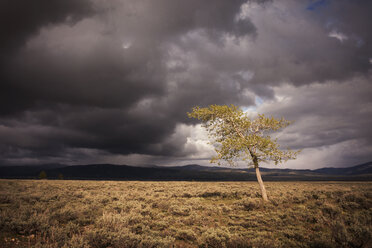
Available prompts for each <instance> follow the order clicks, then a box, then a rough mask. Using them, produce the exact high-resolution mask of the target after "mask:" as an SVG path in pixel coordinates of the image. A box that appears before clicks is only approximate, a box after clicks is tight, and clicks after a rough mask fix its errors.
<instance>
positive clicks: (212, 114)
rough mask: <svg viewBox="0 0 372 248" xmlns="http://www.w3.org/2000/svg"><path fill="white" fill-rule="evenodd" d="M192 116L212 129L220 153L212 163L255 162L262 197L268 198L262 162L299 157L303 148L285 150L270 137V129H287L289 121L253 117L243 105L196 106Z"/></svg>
mask: <svg viewBox="0 0 372 248" xmlns="http://www.w3.org/2000/svg"><path fill="white" fill-rule="evenodd" d="M187 114H188V116H189V117H190V118H196V119H198V120H201V121H202V125H203V127H205V128H206V129H207V131H208V132H209V136H210V137H211V138H213V139H214V140H215V141H216V143H217V145H216V146H215V150H216V152H217V155H216V156H215V157H212V159H211V163H218V164H219V165H220V161H221V160H225V161H227V162H228V163H229V164H230V165H235V164H236V162H237V161H239V160H240V159H241V160H243V161H249V163H250V164H252V163H253V165H254V168H255V170H256V176H257V181H258V183H259V185H260V188H261V193H262V198H263V200H264V201H268V199H267V194H266V189H265V185H264V184H263V181H262V178H261V173H260V170H259V162H266V161H274V162H275V164H278V163H281V162H283V161H287V160H288V159H294V158H296V156H297V154H298V153H299V152H300V151H291V150H287V151H283V150H280V149H279V145H278V143H277V139H273V138H271V137H270V135H269V134H268V132H270V131H272V130H278V129H280V128H284V127H286V126H288V125H289V124H290V122H289V121H287V120H284V119H283V118H282V119H280V120H278V119H275V118H274V117H270V118H267V117H265V116H264V115H263V114H262V115H258V117H257V118H256V119H254V120H251V119H250V118H249V117H248V116H247V115H246V114H245V113H244V112H243V111H242V110H241V109H240V108H238V107H237V106H234V105H230V106H227V105H222V106H220V105H210V106H209V107H207V108H200V107H194V108H193V109H192V112H191V113H187Z"/></svg>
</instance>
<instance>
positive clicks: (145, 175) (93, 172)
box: [0, 162, 372, 181]
mask: <svg viewBox="0 0 372 248" xmlns="http://www.w3.org/2000/svg"><path fill="white" fill-rule="evenodd" d="M43 170H44V171H45V172H46V174H47V177H48V178H50V179H55V178H58V175H60V174H62V175H63V177H64V179H92V180H157V181H167V180H175V181H177V180H197V181H252V180H256V175H255V172H254V169H253V168H251V169H237V168H224V167H205V166H200V165H196V164H192V165H185V166H177V167H161V166H144V167H136V166H129V165H113V164H90V165H74V166H67V165H49V164H48V165H39V166H2V167H0V178H20V179H22V178H23V179H34V178H37V177H38V175H39V173H40V172H41V171H43ZM261 173H262V176H263V178H264V180H266V181H328V180H333V181H370V180H372V162H368V163H365V164H361V165H356V166H352V167H348V168H322V169H316V170H295V169H269V168H261Z"/></svg>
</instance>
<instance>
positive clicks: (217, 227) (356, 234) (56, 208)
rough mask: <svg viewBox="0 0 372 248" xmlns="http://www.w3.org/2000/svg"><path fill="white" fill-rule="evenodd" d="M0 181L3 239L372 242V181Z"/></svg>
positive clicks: (168, 243)
mask: <svg viewBox="0 0 372 248" xmlns="http://www.w3.org/2000/svg"><path fill="white" fill-rule="evenodd" d="M266 187H267V190H268V196H269V198H270V202H269V203H267V204H265V205H263V204H262V202H261V198H260V197H261V196H260V193H259V187H258V184H257V183H256V182H138V181H132V182H130V181H125V182H123V181H63V180H34V181H32V180H23V181H22V180H0V233H1V234H0V247H76V248H79V247H81V248H83V247H94V248H101V247H111V248H116V247H372V239H371V238H372V233H371V232H372V182H363V183H353V182H266Z"/></svg>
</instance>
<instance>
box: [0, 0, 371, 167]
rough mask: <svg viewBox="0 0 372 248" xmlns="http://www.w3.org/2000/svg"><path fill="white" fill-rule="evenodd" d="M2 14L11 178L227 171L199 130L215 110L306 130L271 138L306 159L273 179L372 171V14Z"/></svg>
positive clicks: (2, 125) (1, 87) (256, 7)
mask: <svg viewBox="0 0 372 248" xmlns="http://www.w3.org/2000/svg"><path fill="white" fill-rule="evenodd" d="M211 6H213V8H212V7H211ZM0 12H1V15H0V16H1V17H0V18H1V20H2V21H1V22H0V23H1V24H0V26H1V27H2V28H1V29H0V37H1V38H0V44H1V46H0V54H1V55H0V154H1V155H0V165H2V164H7V165H17V164H23V165H33V164H57V163H60V164H70V165H74V164H102V163H107V164H130V165H141V164H161V165H164V166H171V165H174V166H182V165H188V164H199V165H202V166H217V165H214V164H212V165H210V164H209V160H210V158H211V157H212V156H213V155H214V147H213V145H211V144H210V143H209V141H210V140H209V139H208V135H207V133H206V131H205V130H204V129H203V128H202V127H201V125H200V123H198V122H197V121H195V120H192V119H189V118H188V117H187V112H190V111H191V109H192V107H194V106H202V107H205V106H208V105H211V104H218V105H223V104H226V105H229V104H234V105H237V106H239V107H240V108H241V109H242V110H243V111H244V112H245V113H246V114H247V115H248V116H249V117H251V118H254V117H255V116H257V114H258V113H260V114H261V113H262V114H265V115H268V116H274V117H276V118H280V117H284V118H285V119H287V120H290V121H294V123H293V124H291V125H290V126H288V127H287V128H285V129H283V130H280V131H278V132H275V134H273V138H278V141H279V143H280V145H281V147H282V148H290V149H292V150H298V149H301V150H302V152H301V153H300V154H299V155H298V157H297V159H296V160H290V161H288V162H286V163H283V164H281V165H278V166H277V167H276V166H274V165H273V164H261V165H260V166H261V167H263V168H274V167H275V168H281V169H285V168H287V169H318V168H325V167H335V168H337V167H338V168H344V167H350V166H354V165H359V164H363V163H366V162H365V161H372V130H371V127H370V126H371V123H372V101H371V99H372V45H371V42H372V30H371V28H370V27H369V25H368V24H369V23H371V21H372V18H371V15H370V13H371V12H372V1H363V0H357V1H334V0H325V1H324V0H313V1H295V0H281V1H269V0H252V1H247V0H235V1H224V0H217V1H216V0H213V1H202V2H199V1H187V2H185V1H180V0H179V1H175V0H164V1H161V2H156V3H155V2H152V1H144V2H142V1H140V2H138V1H135V0H116V1H101V0H65V1H63V3H62V2H60V1H59V0H50V1H41V0H36V1H32V2H22V1H6V2H5V3H4V4H3V6H2V8H1V10H0ZM367 163H368V162H367ZM244 166H245V164H243V162H240V163H239V167H242V168H244Z"/></svg>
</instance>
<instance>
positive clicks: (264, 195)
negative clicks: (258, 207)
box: [255, 166, 268, 202]
mask: <svg viewBox="0 0 372 248" xmlns="http://www.w3.org/2000/svg"><path fill="white" fill-rule="evenodd" d="M255 168H256V176H257V181H258V184H259V185H260V188H261V194H262V199H263V200H264V201H265V202H267V201H268V199H267V194H266V189H265V185H264V183H263V181H262V178H261V173H260V169H259V168H258V166H255Z"/></svg>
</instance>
